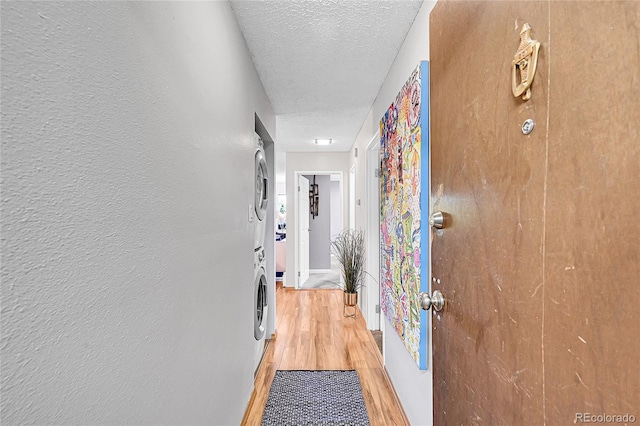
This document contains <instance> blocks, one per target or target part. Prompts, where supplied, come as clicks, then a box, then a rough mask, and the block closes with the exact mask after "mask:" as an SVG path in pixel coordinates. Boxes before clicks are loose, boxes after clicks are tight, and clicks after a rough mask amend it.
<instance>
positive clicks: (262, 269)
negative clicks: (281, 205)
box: [253, 134, 269, 368]
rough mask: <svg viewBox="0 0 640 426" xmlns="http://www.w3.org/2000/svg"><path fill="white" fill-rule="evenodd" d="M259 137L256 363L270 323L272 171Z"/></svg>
mask: <svg viewBox="0 0 640 426" xmlns="http://www.w3.org/2000/svg"><path fill="white" fill-rule="evenodd" d="M254 139H255V199H254V212H255V220H254V227H255V238H254V239H255V243H254V247H253V248H254V258H253V269H254V281H253V294H254V299H253V307H254V318H253V337H254V338H255V339H256V345H255V361H254V367H255V368H257V367H258V365H259V364H260V360H261V359H262V354H263V351H264V342H265V328H266V324H267V308H268V305H267V265H266V259H265V251H264V242H265V225H266V220H267V205H268V204H269V199H268V195H269V194H268V190H267V189H268V187H269V172H268V169H267V160H266V157H265V152H264V143H263V141H262V139H261V138H260V136H258V134H255V135H254Z"/></svg>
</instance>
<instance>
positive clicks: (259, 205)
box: [254, 150, 269, 220]
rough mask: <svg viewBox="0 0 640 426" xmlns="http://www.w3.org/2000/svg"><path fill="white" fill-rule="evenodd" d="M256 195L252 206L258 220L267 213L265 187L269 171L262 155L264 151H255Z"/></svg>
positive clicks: (262, 218)
mask: <svg viewBox="0 0 640 426" xmlns="http://www.w3.org/2000/svg"><path fill="white" fill-rule="evenodd" d="M255 176H256V195H255V200H254V206H255V210H256V216H257V217H258V220H264V218H265V216H266V215H267V204H268V201H269V200H268V198H267V188H268V186H269V172H268V170H267V161H266V159H265V156H264V151H262V150H258V151H256V170H255Z"/></svg>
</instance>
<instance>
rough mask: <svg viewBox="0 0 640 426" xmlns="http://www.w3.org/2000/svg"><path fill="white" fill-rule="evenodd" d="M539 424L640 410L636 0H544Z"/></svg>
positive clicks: (639, 23)
mask: <svg viewBox="0 0 640 426" xmlns="http://www.w3.org/2000/svg"><path fill="white" fill-rule="evenodd" d="M550 23H551V43H552V49H553V50H552V52H551V63H550V65H551V66H550V99H549V112H550V123H549V171H548V190H547V220H546V238H545V239H546V256H545V287H546V290H545V300H544V306H545V317H544V354H545V357H544V371H545V382H546V392H545V393H546V395H545V412H546V421H547V424H567V423H570V422H573V420H574V413H585V412H586V413H598V414H604V413H606V414H609V415H614V414H620V415H624V414H626V413H629V414H633V415H635V416H636V418H640V372H639V371H638V363H637V361H638V358H639V355H638V354H640V339H639V338H640V310H639V309H638V306H639V305H640V278H639V277H640V221H639V220H638V212H639V211H640V197H639V196H638V187H639V185H640V130H639V128H638V126H639V125H640V3H638V2H636V1H623V2H606V3H602V2H579V3H576V2H557V3H556V2H551V21H550Z"/></svg>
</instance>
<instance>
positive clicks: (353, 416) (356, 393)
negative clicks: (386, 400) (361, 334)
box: [262, 370, 369, 426]
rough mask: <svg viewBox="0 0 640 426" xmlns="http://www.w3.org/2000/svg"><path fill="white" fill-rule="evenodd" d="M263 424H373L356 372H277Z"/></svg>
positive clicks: (267, 425)
mask: <svg viewBox="0 0 640 426" xmlns="http://www.w3.org/2000/svg"><path fill="white" fill-rule="evenodd" d="M262 424H263V425H265V426H275V425H278V426H283V425H290V426H293V425H296V426H297V425H369V415H368V414H367V407H366V406H365V404H364V398H363V397H362V387H361V386H360V379H359V378H358V373H357V372H356V371H355V370H346V371H343V370H277V371H276V375H275V377H274V378H273V383H272V384H271V389H270V390H269V398H268V399H267V405H266V407H265V409H264V415H263V416H262Z"/></svg>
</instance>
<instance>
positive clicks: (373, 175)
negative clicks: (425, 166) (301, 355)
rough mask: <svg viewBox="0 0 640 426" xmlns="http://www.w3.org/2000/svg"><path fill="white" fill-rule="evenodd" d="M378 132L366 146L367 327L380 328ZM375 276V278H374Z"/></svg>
mask: <svg viewBox="0 0 640 426" xmlns="http://www.w3.org/2000/svg"><path fill="white" fill-rule="evenodd" d="M379 167H380V133H376V135H375V136H374V137H373V139H372V140H371V142H370V144H369V146H368V147H367V200H368V204H369V205H368V208H367V270H368V271H369V273H370V274H371V275H372V276H367V285H366V287H365V288H366V289H367V328H368V329H369V330H380V178H379V177H378V176H379V170H378V169H379ZM374 277H375V279H374Z"/></svg>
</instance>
